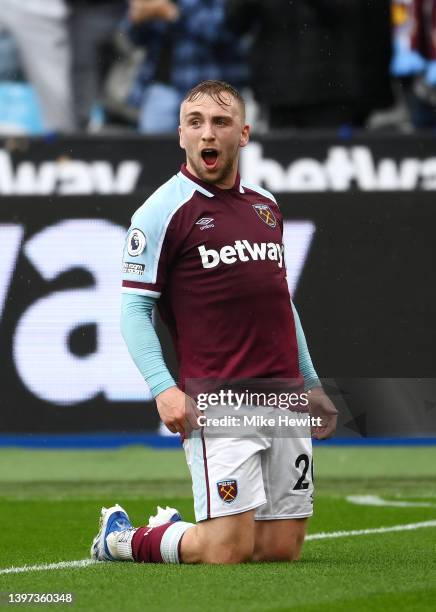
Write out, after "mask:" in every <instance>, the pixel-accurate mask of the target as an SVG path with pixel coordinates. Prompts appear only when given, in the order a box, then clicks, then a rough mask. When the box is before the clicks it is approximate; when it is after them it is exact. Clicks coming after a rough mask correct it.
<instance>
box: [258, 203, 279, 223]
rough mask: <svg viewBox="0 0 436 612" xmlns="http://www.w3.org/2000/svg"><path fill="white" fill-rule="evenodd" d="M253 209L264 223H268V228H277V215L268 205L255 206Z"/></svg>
mask: <svg viewBox="0 0 436 612" xmlns="http://www.w3.org/2000/svg"><path fill="white" fill-rule="evenodd" d="M253 208H254V210H255V211H256V213H257V216H258V217H259V218H260V219H262V221H263V222H264V223H266V224H267V225H268V227H275V226H276V225H277V220H276V218H275V215H274V213H273V211H272V210H271V208H270V207H269V206H268V204H253Z"/></svg>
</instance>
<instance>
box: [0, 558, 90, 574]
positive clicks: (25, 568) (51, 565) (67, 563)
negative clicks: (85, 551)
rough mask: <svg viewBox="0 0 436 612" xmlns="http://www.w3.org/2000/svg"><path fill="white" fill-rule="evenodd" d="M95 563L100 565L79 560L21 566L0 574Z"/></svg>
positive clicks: (1, 570) (85, 565)
mask: <svg viewBox="0 0 436 612" xmlns="http://www.w3.org/2000/svg"><path fill="white" fill-rule="evenodd" d="M96 563H100V561H94V559H81V560H80V561H60V562H59V563H43V564H41V565H23V567H8V568H6V569H0V574H23V573H24V572H42V571H44V570H56V569H70V568H75V567H87V566H88V565H95V564H96Z"/></svg>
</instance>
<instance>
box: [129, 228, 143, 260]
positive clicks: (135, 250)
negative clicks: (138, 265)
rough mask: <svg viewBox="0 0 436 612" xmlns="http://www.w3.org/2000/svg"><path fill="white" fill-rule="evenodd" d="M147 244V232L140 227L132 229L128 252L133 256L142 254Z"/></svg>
mask: <svg viewBox="0 0 436 612" xmlns="http://www.w3.org/2000/svg"><path fill="white" fill-rule="evenodd" d="M146 244H147V238H146V237H145V234H144V233H143V232H141V230H139V229H132V231H131V232H130V233H129V235H128V236H127V252H128V254H129V255H131V256H132V257H137V256H138V255H141V253H142V251H143V250H144V249H145V245H146Z"/></svg>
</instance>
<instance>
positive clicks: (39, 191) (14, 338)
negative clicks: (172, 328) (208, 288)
mask: <svg viewBox="0 0 436 612" xmlns="http://www.w3.org/2000/svg"><path fill="white" fill-rule="evenodd" d="M433 143H434V139H433V137H432V135H431V134H428V135H425V136H421V135H420V136H419V137H418V136H416V137H412V136H408V137H405V136H398V135H396V136H390V137H388V136H384V137H381V136H378V137H371V136H364V135H360V136H357V137H354V138H352V139H350V138H347V139H343V138H340V137H338V136H334V135H328V134H327V135H326V134H325V133H324V134H322V133H319V134H316V133H310V134H299V135H298V136H286V135H283V136H281V137H277V136H264V137H256V136H255V137H254V138H253V140H252V142H251V144H250V145H249V147H247V149H246V150H245V151H244V152H243V157H242V162H241V173H242V174H243V176H245V177H247V178H248V179H249V180H251V181H254V182H258V183H261V184H263V185H264V186H265V187H266V188H268V189H270V190H272V191H273V192H274V193H275V195H276V197H277V198H278V201H279V204H280V206H281V209H282V211H283V215H284V218H285V245H286V258H287V266H288V282H289V286H290V290H291V294H292V295H293V297H294V300H295V302H296V304H297V306H298V308H299V310H300V312H301V317H302V320H303V325H304V329H305V331H306V334H307V337H308V341H309V345H310V349H311V353H312V357H313V360H314V363H315V364H316V367H317V369H318V372H319V374H320V376H321V377H322V378H324V379H328V381H327V387H328V389H329V390H330V392H331V393H332V396H333V399H334V400H335V401H337V402H338V401H340V402H341V405H343V406H345V408H346V409H345V410H342V415H341V427H340V430H339V436H340V437H350V436H351V437H355V436H354V434H355V433H356V432H357V433H359V434H360V435H361V436H362V437H377V436H378V437H380V436H382V437H386V436H389V435H391V434H392V435H395V436H396V437H398V436H402V437H410V436H415V437H416V436H420V437H423V436H427V437H432V436H434V435H435V434H436V421H435V416H434V414H433V413H434V412H435V411H434V410H432V406H433V404H434V400H435V399H436V395H435V393H436V386H435V380H434V378H433V375H434V358H433V355H434V345H435V340H436V337H435V335H436V332H435V327H434V325H433V320H434V306H433V305H434V302H435V297H436V290H435V284H434V282H433V281H434V274H433V270H434V237H433V234H434V226H435V221H436V213H435V208H434V198H435V195H434V194H435V190H436V158H435V157H434V156H433V153H434V145H433ZM181 161H182V152H181V151H180V149H179V148H178V145H177V141H176V140H175V139H174V138H172V137H170V136H168V137H160V138H154V139H153V138H144V137H140V136H134V137H120V136H118V137H97V136H95V137H89V136H88V137H71V138H51V139H32V140H29V141H20V140H15V139H7V140H4V141H3V143H2V146H1V147H0V193H1V194H2V197H1V202H2V204H1V207H0V235H1V241H0V252H1V261H2V263H1V266H0V272H1V274H0V305H1V307H0V312H1V313H2V314H1V320H0V326H1V336H0V348H1V354H2V356H3V357H2V387H1V396H0V405H1V412H0V431H1V438H0V439H1V441H2V443H3V444H13V443H16V442H17V441H18V440H20V441H21V442H22V443H28V444H36V445H37V444H38V440H39V438H38V437H35V435H32V436H28V435H27V437H26V434H46V433H51V434H68V433H70V434H71V433H74V434H76V443H77V444H85V445H86V444H87V439H86V437H85V438H81V439H80V437H77V434H95V433H98V432H106V434H110V433H112V434H114V435H113V436H112V444H115V445H116V444H119V443H122V441H123V440H122V436H123V435H124V436H126V435H130V436H131V435H132V434H135V435H136V436H141V435H146V436H149V435H150V434H155V433H159V422H158V417H157V413H156V411H155V410H154V408H153V405H152V403H151V402H150V396H149V394H148V392H147V388H146V385H145V384H144V383H143V381H142V380H141V379H140V377H139V375H138V374H137V372H136V369H135V366H134V365H133V363H132V362H131V360H130V358H129V356H128V355H127V351H126V349H125V347H124V344H123V341H122V338H121V336H120V332H119V329H118V319H119V300H120V294H119V287H120V273H121V269H120V261H121V260H120V257H121V255H120V254H121V250H122V245H123V241H124V235H125V230H126V228H127V227H128V225H129V220H130V216H131V214H132V213H133V212H134V210H136V208H137V207H138V206H139V205H140V204H141V203H142V202H143V201H144V200H145V199H146V198H147V197H148V195H149V194H150V193H151V192H152V191H153V190H154V189H156V188H157V187H158V186H159V184H160V183H161V182H163V181H164V180H165V179H166V178H167V177H169V176H170V175H171V174H172V173H174V172H175V171H176V170H177V168H178V166H179V164H180V163H181ZM156 324H157V325H158V327H159V328H160V332H161V334H162V335H163V338H164V348H165V353H166V356H167V359H168V362H169V363H170V365H171V367H172V369H173V371H174V372H175V373H176V370H177V364H176V362H175V358H174V355H173V352H172V349H171V343H170V341H169V338H168V337H167V335H166V333H165V330H164V329H162V326H161V325H160V322H159V321H156ZM192 324H193V325H195V315H194V317H193V322H192ZM395 381H396V382H395ZM381 406H382V407H383V408H382V409H380V407H381ZM356 419H357V421H356ZM120 423H122V427H120ZM343 425H345V426H347V425H348V428H347V427H345V428H344V427H343ZM12 434H14V435H15V436H16V435H19V434H20V435H22V437H21V438H17V437H14V436H13V435H12ZM11 436H12V437H11ZM131 439H132V440H134V439H136V440H139V439H140V437H139V438H138V437H136V438H135V437H134V438H131ZM144 439H145V438H144ZM147 439H148V440H149V441H150V440H152V439H150V438H147ZM66 441H67V442H66ZM64 442H65V443H70V444H71V443H74V442H73V441H72V439H71V438H70V439H69V442H68V438H64ZM100 442H101V444H104V445H107V444H110V443H111V442H110V437H108V435H106V437H105V438H100ZM152 442H153V443H159V440H152ZM49 443H50V441H49V439H48V438H44V437H42V438H41V444H43V445H44V444H45V445H46V444H49ZM52 443H56V444H61V445H62V440H59V439H57V438H52ZM88 443H89V444H98V439H97V438H95V436H94V437H93V439H92V441H91V440H90V439H89V438H88ZM161 443H163V444H166V445H168V444H177V441H176V440H169V439H167V440H166V441H161Z"/></svg>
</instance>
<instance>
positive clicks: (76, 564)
mask: <svg viewBox="0 0 436 612" xmlns="http://www.w3.org/2000/svg"><path fill="white" fill-rule="evenodd" d="M425 527H436V520H435V521H422V522H421V523H408V524H406V525H393V526H392V527H376V528H374V529H355V530H351V531H325V532H321V533H312V534H310V535H308V536H306V542H307V541H312V540H326V539H329V538H346V537H348V536H360V535H371V534H372V533H389V532H392V531H410V530H413V529H423V528H425ZM97 564H98V565H99V564H102V565H103V564H104V561H94V560H93V559H81V560H80V561H61V562H60V563H43V564H42V565H23V567H8V568H6V569H0V574H22V573H24V572H41V571H45V570H57V569H73V568H80V567H87V566H89V565H97Z"/></svg>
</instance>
